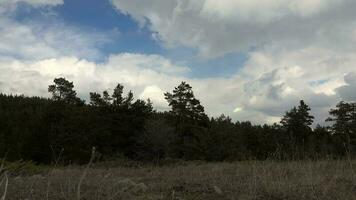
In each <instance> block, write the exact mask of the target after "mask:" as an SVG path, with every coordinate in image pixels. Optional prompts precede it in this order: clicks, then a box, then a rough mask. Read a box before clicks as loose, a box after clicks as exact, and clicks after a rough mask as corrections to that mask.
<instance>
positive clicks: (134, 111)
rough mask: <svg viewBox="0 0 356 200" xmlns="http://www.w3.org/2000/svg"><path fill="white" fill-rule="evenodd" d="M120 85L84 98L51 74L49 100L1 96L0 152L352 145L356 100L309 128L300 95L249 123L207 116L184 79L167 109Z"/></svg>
mask: <svg viewBox="0 0 356 200" xmlns="http://www.w3.org/2000/svg"><path fill="white" fill-rule="evenodd" d="M123 90H124V87H123V86H122V85H121V84H118V85H117V86H116V88H115V89H114V90H113V92H112V94H109V92H108V91H104V92H103V93H102V94H99V93H90V102H89V103H85V102H84V101H83V100H81V99H80V98H78V97H77V93H76V91H75V90H74V85H73V83H72V82H69V81H68V80H66V79H65V78H56V79H55V80H54V84H53V85H50V86H49V87H48V91H49V92H50V93H51V94H52V98H50V99H46V98H40V97H25V96H13V95H5V94H1V95H0V155H1V156H6V159H8V160H12V161H13V160H21V159H22V160H32V161H35V162H37V163H45V164H49V163H51V162H53V161H54V160H55V159H57V158H58V157H61V159H63V161H64V162H65V163H83V162H86V161H87V160H88V158H89V157H90V153H91V149H92V147H95V148H96V150H97V152H99V153H100V159H102V160H111V159H116V158H128V159H133V160H139V161H147V162H155V161H162V160H167V159H183V160H205V161H235V160H250V159H258V160H265V159H279V160H298V159H325V158H341V157H344V156H350V155H353V152H355V150H356V149H355V147H356V103H352V102H350V103H348V102H340V103H339V104H337V105H336V108H333V109H331V110H330V118H328V119H327V121H332V122H333V123H332V125H331V126H330V127H322V126H319V125H318V126H317V127H316V128H314V129H312V128H311V125H312V123H313V119H314V117H313V116H311V115H310V108H309V106H308V105H307V104H306V103H305V102H304V101H303V100H301V101H300V104H299V105H298V106H296V107H293V108H292V109H291V110H290V111H288V112H286V113H285V115H284V116H283V117H282V120H281V122H280V123H279V124H277V123H276V124H273V125H268V124H265V125H253V124H251V122H248V121H247V122H233V121H232V120H231V118H229V117H228V116H224V115H221V116H220V117H217V118H209V117H208V116H207V115H206V114H205V112H204V107H203V106H202V105H201V104H200V101H199V100H198V99H196V98H195V96H194V93H193V90H192V87H191V86H190V85H189V84H187V83H185V82H182V83H181V84H180V85H179V86H178V87H176V88H174V90H173V92H172V93H169V92H167V93H165V98H166V100H167V101H168V103H169V106H170V107H171V110H170V111H167V112H158V111H155V110H154V109H153V107H152V104H151V102H150V101H149V100H147V101H143V100H134V98H133V93H132V92H131V91H130V92H128V93H127V94H124V93H123Z"/></svg>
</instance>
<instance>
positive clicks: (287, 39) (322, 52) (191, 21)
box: [0, 0, 356, 123]
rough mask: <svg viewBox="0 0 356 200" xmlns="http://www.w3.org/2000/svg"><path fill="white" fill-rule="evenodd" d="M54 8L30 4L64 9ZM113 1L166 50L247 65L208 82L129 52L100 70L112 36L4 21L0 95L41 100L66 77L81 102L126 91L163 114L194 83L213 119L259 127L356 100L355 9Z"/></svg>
mask: <svg viewBox="0 0 356 200" xmlns="http://www.w3.org/2000/svg"><path fill="white" fill-rule="evenodd" d="M3 2H5V1H3ZM6 2H7V4H8V5H10V4H9V2H10V1H6ZM12 2H14V1H12ZM46 2H47V3H46ZM48 2H49V1H31V2H30V1H27V3H31V5H33V6H39V5H49V6H51V5H58V4H60V3H62V1H51V3H48ZM112 2H113V4H114V5H115V6H116V7H117V8H118V9H119V10H120V11H121V12H124V13H126V14H129V15H131V16H133V17H134V18H135V19H136V20H137V21H139V23H141V25H142V26H145V25H146V26H148V27H149V28H150V29H151V30H152V31H153V34H154V37H156V38H158V39H159V40H160V41H161V42H163V43H164V44H165V45H166V46H168V47H175V46H186V47H192V48H197V49H198V50H199V52H200V54H201V55H203V56H205V57H209V58H211V57H216V56H223V55H225V54H226V53H229V52H237V51H240V52H244V53H245V54H247V55H248V60H247V62H246V63H245V64H244V65H243V66H241V69H240V70H239V72H238V73H236V74H231V76H230V77H229V78H219V77H215V78H204V79H197V78H187V73H189V67H187V66H181V65H178V64H176V63H175V62H174V61H172V60H169V59H167V58H165V57H163V56H160V55H145V54H135V53H122V54H116V55H111V56H109V57H108V58H107V60H106V61H105V62H103V63H96V62H94V61H89V59H87V58H96V57H101V56H102V55H101V52H100V51H99V50H98V48H97V47H98V45H101V44H103V43H105V42H108V41H110V40H108V39H107V37H106V36H107V35H106V34H102V33H87V32H84V31H82V30H78V29H77V28H74V27H69V26H67V25H65V24H53V25H50V26H47V25H43V24H41V23H38V22H37V23H36V22H27V23H19V22H16V21H14V20H12V19H11V18H9V17H8V16H6V15H0V27H6V28H0V72H1V73H0V80H1V81H0V92H4V93H16V94H22V93H23V94H26V95H41V96H43V95H47V86H48V85H49V84H51V83H52V81H53V79H54V78H55V77H59V76H64V77H66V78H68V79H69V80H71V81H74V83H75V85H76V89H77V90H78V92H79V94H80V95H81V96H82V97H87V96H88V93H89V92H91V91H97V92H100V91H102V90H106V89H110V88H111V89H112V88H114V87H115V85H116V83H118V82H119V83H122V84H124V86H125V88H126V89H127V90H133V91H134V93H135V95H136V98H143V99H147V98H150V99H151V100H152V101H153V103H154V105H155V106H156V107H158V108H159V109H165V108H167V103H166V101H165V99H164V96H163V93H164V92H165V91H172V90H173V88H174V87H175V86H177V85H178V84H179V83H180V82H181V81H187V82H188V83H190V84H191V85H192V86H193V89H194V91H195V94H196V96H197V98H199V99H200V100H201V102H202V104H203V105H204V106H205V108H206V111H207V113H208V114H209V115H211V116H218V115H220V114H221V113H225V114H228V115H231V116H232V117H233V119H235V120H236V119H237V120H251V121H253V122H255V123H264V122H268V123H272V122H277V121H279V118H280V116H281V115H282V114H284V112H285V111H286V110H288V109H290V108H291V107H292V106H294V105H296V104H297V103H298V101H299V100H300V99H304V100H305V101H306V102H307V103H308V104H310V106H311V107H312V112H313V114H314V115H315V116H316V121H317V122H323V121H324V119H325V118H326V116H327V111H328V109H329V108H330V107H332V106H334V105H335V104H336V103H337V101H339V100H356V99H355V98H356V97H355V96H354V95H353V94H354V92H353V91H355V88H356V84H355V81H354V80H355V79H356V77H355V73H356V54H355V52H356V48H355V30H356V23H355V22H354V19H355V17H356V13H355V12H354V9H355V7H356V3H355V1H352V0H334V1H332V0H324V1H321V0H289V1H287V0H266V1H256V0H250V1H247V0H229V1H228V0H221V1H213V0H194V1H192V0H191V1H189V0H170V1H167V0H149V1H138V0H112ZM2 5H5V3H3V4H1V3H0V13H1V8H4V6H3V7H1V6H2ZM13 5H14V4H13ZM109 38H110V37H109ZM90 60H91V59H90ZM190 67H194V66H190ZM217 70H219V69H217Z"/></svg>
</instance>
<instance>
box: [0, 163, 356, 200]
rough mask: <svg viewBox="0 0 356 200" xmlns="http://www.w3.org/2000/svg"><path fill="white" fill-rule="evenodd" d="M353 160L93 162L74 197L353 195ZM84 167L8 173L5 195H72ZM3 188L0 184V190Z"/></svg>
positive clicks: (241, 199)
mask: <svg viewBox="0 0 356 200" xmlns="http://www.w3.org/2000/svg"><path fill="white" fill-rule="evenodd" d="M353 164H356V162H349V161H317V162H311V161H310V162H309V161H303V162H274V161H265V162H258V161H248V162H236V163H209V164H201V165H194V164H190V165H187V166H166V167H142V168H125V167H116V168H105V167H100V168H98V167H97V168H91V169H89V170H87V172H86V173H87V174H86V176H85V179H84V180H83V181H82V183H81V188H80V191H81V193H80V198H81V199H83V200H84V199H85V200H97V199H105V200H109V199H110V200H114V199H123V200H130V199H169V200H178V199H181V200H183V199H186V200H188V199H204V200H205V199H206V200H209V199H236V200H303V199H313V200H314V199H315V200H319V199H320V200H324V199H325V200H329V199H330V200H354V199H356V177H355V175H354V174H355V173H354V172H353V170H352V167H351V166H352V165H353ZM84 170H85V167H83V168H81V167H66V168H57V169H53V170H52V171H51V172H46V173H43V174H38V175H31V176H25V175H21V176H16V175H9V184H8V188H7V197H6V199H9V200H13V199H14V200H17V199H23V200H25V199H28V200H32V199H33V200H40V199H53V200H57V199H58V200H59V199H61V200H74V199H77V197H78V190H77V189H78V182H79V181H80V178H81V177H82V175H83V171H84ZM48 183H50V184H48ZM48 185H50V187H49V188H48ZM3 189H4V187H3V186H2V188H1V190H0V195H2V193H1V192H2V191H4V190H3Z"/></svg>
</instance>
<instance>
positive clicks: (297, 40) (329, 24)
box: [111, 0, 356, 58]
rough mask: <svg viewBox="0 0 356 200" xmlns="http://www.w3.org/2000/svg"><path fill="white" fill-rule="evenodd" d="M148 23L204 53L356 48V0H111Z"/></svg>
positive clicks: (164, 37) (167, 40)
mask: <svg viewBox="0 0 356 200" xmlns="http://www.w3.org/2000/svg"><path fill="white" fill-rule="evenodd" d="M111 2H112V4H113V5H114V6H115V7H116V8H117V9H118V10H119V11H120V12H122V13H125V14H128V15H131V16H132V17H133V18H134V19H136V20H137V21H138V22H139V23H141V24H142V25H147V26H148V27H149V28H150V29H151V30H152V32H153V33H154V37H155V38H157V39H158V40H159V41H161V42H163V44H165V45H166V46H167V47H177V46H185V47H191V48H196V49H198V50H199V52H200V55H202V56H203V57H209V58H211V57H219V56H223V55H225V54H227V53H232V52H247V51H250V50H251V49H255V48H262V47H265V46H269V45H274V46H275V47H276V46H278V48H280V47H287V48H296V47H305V46H308V45H311V44H312V45H313V44H318V46H322V47H325V48H333V49H336V48H343V49H344V48H349V49H350V48H351V49H355V47H354V45H352V44H350V42H349V41H350V39H352V38H355V36H354V30H355V27H356V24H355V22H354V19H355V17H356V13H355V12H354V8H355V7H356V2H355V1H351V0H323V1H321V0H266V1H257V0H220V1H215V0H196V1H190V0H172V1H166V0H149V1H144V2H142V1H139V0H111Z"/></svg>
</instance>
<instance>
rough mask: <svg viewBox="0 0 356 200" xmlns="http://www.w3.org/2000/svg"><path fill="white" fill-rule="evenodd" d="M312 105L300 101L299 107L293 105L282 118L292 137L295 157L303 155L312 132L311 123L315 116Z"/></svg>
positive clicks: (283, 124) (282, 122)
mask: <svg viewBox="0 0 356 200" xmlns="http://www.w3.org/2000/svg"><path fill="white" fill-rule="evenodd" d="M309 112H310V107H309V106H308V105H307V104H305V103H304V101H303V100H301V101H300V104H299V106H298V107H293V108H292V109H291V110H290V111H288V112H286V114H285V115H284V116H283V118H282V120H281V124H282V126H283V127H284V129H285V130H286V131H287V133H288V134H289V137H290V142H291V144H290V145H291V148H292V150H291V151H292V152H291V153H292V154H295V155H293V157H303V156H304V153H305V150H306V146H307V143H308V137H309V136H310V134H311V133H312V129H311V127H310V126H311V125H312V123H313V119H314V117H313V116H312V115H310V113H309Z"/></svg>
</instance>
